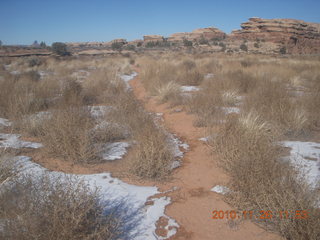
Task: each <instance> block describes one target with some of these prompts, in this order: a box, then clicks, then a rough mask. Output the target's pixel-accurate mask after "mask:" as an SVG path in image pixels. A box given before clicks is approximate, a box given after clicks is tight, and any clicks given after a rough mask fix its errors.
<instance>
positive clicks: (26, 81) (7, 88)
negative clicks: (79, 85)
mask: <svg viewBox="0 0 320 240" xmlns="http://www.w3.org/2000/svg"><path fill="white" fill-rule="evenodd" d="M52 83H53V82H50V81H44V82H37V81H35V80H34V78H33V74H30V75H28V74H26V75H23V76H21V77H12V76H11V77H8V78H6V79H4V80H3V81H0V88H1V90H2V91H1V92H0V113H1V115H2V116H4V117H7V118H10V119H11V120H16V119H19V118H21V117H22V116H23V115H26V114H32V113H35V112H38V111H43V110H46V109H47V108H48V106H49V104H50V98H51V97H53V95H54V93H55V90H56V89H57V88H56V87H57V86H56V84H52ZM50 87H52V88H50Z"/></svg>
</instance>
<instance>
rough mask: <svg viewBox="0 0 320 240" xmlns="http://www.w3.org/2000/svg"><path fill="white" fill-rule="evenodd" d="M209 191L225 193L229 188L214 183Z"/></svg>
mask: <svg viewBox="0 0 320 240" xmlns="http://www.w3.org/2000/svg"><path fill="white" fill-rule="evenodd" d="M211 191H212V192H215V193H219V194H222V195H225V194H227V193H228V192H230V189H229V188H227V187H226V186H222V185H216V186H214V187H213V188H211Z"/></svg>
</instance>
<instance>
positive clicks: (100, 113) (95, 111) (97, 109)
mask: <svg viewBox="0 0 320 240" xmlns="http://www.w3.org/2000/svg"><path fill="white" fill-rule="evenodd" d="M88 108H89V111H90V114H91V116H92V117H93V118H102V117H105V116H106V114H107V113H109V112H111V111H112V110H113V109H114V107H112V106H89V107H88Z"/></svg>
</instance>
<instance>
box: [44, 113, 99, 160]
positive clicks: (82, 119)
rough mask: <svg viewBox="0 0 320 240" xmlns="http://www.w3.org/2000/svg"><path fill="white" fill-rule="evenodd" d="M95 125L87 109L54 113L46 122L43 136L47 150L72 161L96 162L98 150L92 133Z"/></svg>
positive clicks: (53, 154)
mask: <svg viewBox="0 0 320 240" xmlns="http://www.w3.org/2000/svg"><path fill="white" fill-rule="evenodd" d="M93 123H94V122H93V120H92V118H91V116H90V113H89V111H88V110H86V109H85V108H79V107H68V108H66V109H61V110H56V111H54V112H53V114H52V117H51V118H50V119H48V120H47V121H46V122H45V124H44V127H43V133H42V135H41V140H42V142H43V143H44V145H45V150H46V151H47V152H48V153H49V154H50V155H52V156H54V157H62V158H64V159H66V160H70V161H75V162H80V163H81V162H82V163H83V162H86V163H88V162H93V161H95V160H96V158H97V151H98V150H97V148H96V147H95V142H94V138H93V134H92V131H91V129H92V128H93V127H94V125H93Z"/></svg>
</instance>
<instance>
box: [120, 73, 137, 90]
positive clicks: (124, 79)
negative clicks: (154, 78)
mask: <svg viewBox="0 0 320 240" xmlns="http://www.w3.org/2000/svg"><path fill="white" fill-rule="evenodd" d="M137 75H138V73H136V72H133V73H131V74H130V75H126V74H125V75H121V76H120V79H121V80H122V81H124V82H125V84H126V86H127V89H131V87H130V85H129V81H131V80H132V79H134V78H135V77H136V76H137Z"/></svg>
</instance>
